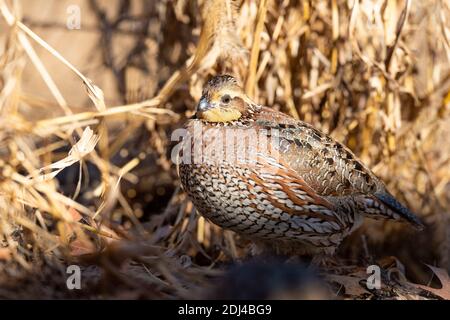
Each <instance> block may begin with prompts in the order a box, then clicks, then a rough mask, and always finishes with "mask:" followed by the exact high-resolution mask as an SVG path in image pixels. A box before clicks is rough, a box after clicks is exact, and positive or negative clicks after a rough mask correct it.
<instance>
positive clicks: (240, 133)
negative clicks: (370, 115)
mask: <svg viewBox="0 0 450 320" xmlns="http://www.w3.org/2000/svg"><path fill="white" fill-rule="evenodd" d="M211 110H212V112H214V117H211V116H210V115H209V114H208V112H210V111H211ZM236 110H237V111H238V112H236ZM221 114H224V115H225V116H224V119H225V118H226V121H223V122H222V121H220V115H221ZM230 114H231V115H232V116H231V117H235V118H236V119H234V118H232V120H230V116H229V115H230ZM235 114H236V116H235ZM205 119H214V122H211V121H207V120H205ZM196 127H198V129H196ZM185 128H186V129H187V131H188V132H189V137H188V138H186V137H185V139H184V142H183V147H182V149H181V150H182V152H181V154H180V158H183V156H185V155H186V153H187V152H188V153H192V154H194V153H195V154H196V155H198V154H200V156H199V158H198V159H197V160H198V161H191V162H193V163H188V162H186V161H185V162H183V161H181V162H180V164H179V175H180V178H181V183H182V186H183V188H184V189H185V190H186V192H187V194H188V195H189V197H190V199H191V200H192V202H193V203H194V205H195V207H196V208H197V210H198V211H199V212H200V214H202V215H203V216H204V217H206V218H207V219H209V220H211V221H212V222H213V223H215V224H217V225H219V226H221V227H223V228H227V229H231V230H233V231H235V232H237V233H239V234H241V235H244V236H248V237H250V238H251V239H254V240H259V241H260V242H262V243H265V244H266V245H268V246H269V247H271V248H273V249H275V250H277V251H282V252H284V253H286V251H287V252H288V253H289V252H294V251H295V252H308V253H309V252H316V251H319V252H325V253H333V252H334V250H335V249H336V248H337V246H338V245H339V244H340V242H341V241H342V240H343V239H344V238H345V237H346V236H347V235H348V234H349V233H350V232H351V231H352V230H354V229H355V228H356V227H358V226H359V225H360V223H361V221H362V219H363V217H364V216H368V217H373V218H389V219H395V220H405V221H408V222H409V223H411V224H413V225H415V226H416V227H421V226H422V225H421V222H420V221H419V220H418V219H417V218H416V217H415V216H414V215H413V214H412V213H411V212H409V211H408V209H406V208H405V207H403V206H402V205H401V204H400V203H399V202H397V201H396V200H395V199H394V198H393V197H392V195H390V194H389V192H388V191H387V190H386V188H385V186H384V184H383V183H382V182H381V181H380V180H379V179H378V178H377V177H376V176H375V175H374V174H373V173H372V172H371V171H370V170H369V169H368V168H367V167H365V166H364V165H363V164H362V163H361V162H360V161H359V160H358V159H357V158H356V157H355V155H354V154H353V153H352V152H351V151H350V150H349V149H348V148H346V147H345V146H343V145H342V144H340V143H339V142H336V141H335V140H333V139H332V138H331V137H329V136H327V135H326V134H324V133H322V132H320V131H319V130H317V129H315V128H313V127H312V126H311V125H309V124H306V123H304V122H302V121H298V120H295V119H293V118H291V117H289V116H287V115H285V114H283V113H280V112H277V111H275V110H272V109H270V108H267V107H262V106H258V105H256V104H255V103H253V102H252V101H251V100H250V99H249V98H248V97H247V96H246V95H245V94H244V93H243V91H242V89H241V88H240V87H239V85H238V84H237V82H236V80H234V78H232V77H230V76H219V77H215V78H213V79H212V80H210V81H209V82H208V84H207V85H206V87H205V89H204V91H203V96H202V100H201V103H200V104H199V108H198V110H197V112H196V117H194V118H193V119H190V120H189V121H188V122H187V123H186V125H185ZM230 137H232V138H230ZM254 141H258V143H256V144H255V143H252V142H254ZM260 141H264V143H259V142H260ZM267 146H269V147H267ZM245 147H248V149H250V150H247V149H246V150H245V151H246V152H242V150H243V149H245ZM199 151H200V153H199ZM242 154H245V155H246V156H247V158H248V155H250V158H251V159H247V158H245V157H244V158H245V159H243V160H242V161H240V160H239V157H240V156H242Z"/></svg>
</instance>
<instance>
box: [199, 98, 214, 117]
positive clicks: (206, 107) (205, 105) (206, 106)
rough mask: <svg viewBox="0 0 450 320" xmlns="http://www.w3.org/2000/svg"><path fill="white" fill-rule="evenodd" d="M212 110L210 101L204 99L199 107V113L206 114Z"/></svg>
mask: <svg viewBox="0 0 450 320" xmlns="http://www.w3.org/2000/svg"><path fill="white" fill-rule="evenodd" d="M211 108H212V106H211V104H210V103H209V101H208V99H207V98H206V97H202V98H201V99H200V101H199V103H198V105H197V113H202V112H205V111H207V110H209V109H211Z"/></svg>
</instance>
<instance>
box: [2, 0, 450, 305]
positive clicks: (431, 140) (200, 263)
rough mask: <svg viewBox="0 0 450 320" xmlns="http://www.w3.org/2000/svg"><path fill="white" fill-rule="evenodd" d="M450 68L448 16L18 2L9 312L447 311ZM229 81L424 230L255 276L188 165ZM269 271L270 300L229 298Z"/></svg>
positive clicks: (7, 32) (8, 93) (407, 10)
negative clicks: (208, 212) (429, 306)
mask: <svg viewBox="0 0 450 320" xmlns="http://www.w3.org/2000/svg"><path fill="white" fill-rule="evenodd" d="M449 62H450V3H449V2H448V1H445V0H441V1H432V0H429V1H428V0H426V1H407V0H373V1H369V0H348V1H343V0H330V1H308V0H260V1H256V0H209V1H206V0H204V1H202V0H198V1H196V0H161V1H156V0H155V1H153V0H148V1H139V0H128V1H127V0H113V1H106V0H79V1H75V0H70V1H66V0H58V1H56V0H41V1H36V0H0V297H1V298H87V297H88V298H127V299H138V298H188V297H189V298H199V299H201V298H211V297H217V294H216V293H217V292H222V293H223V294H224V295H225V293H226V294H227V295H228V296H227V297H226V298H232V297H234V296H235V297H236V298H238V297H258V298H264V297H266V298H267V297H277V298H286V297H291V298H309V297H313V298H354V299H361V298H362V299H370V298H388V299H399V298H408V299H421V298H430V297H431V298H446V296H445V295H444V294H443V293H442V292H441V291H439V289H438V288H439V287H440V286H442V285H443V284H444V280H443V279H444V278H445V277H443V276H442V275H443V274H446V272H448V271H449V270H450V260H449V254H450V233H449V232H450V224H449V221H448V219H449V217H450V209H449V208H450V206H449V203H450V144H449V137H450V63H449ZM218 73H230V74H233V75H235V76H236V77H237V78H239V79H240V81H241V82H242V84H243V85H244V86H245V89H246V91H247V93H248V94H249V95H250V96H251V97H252V98H253V99H254V100H255V101H257V102H258V103H261V104H264V105H267V106H272V107H273V108H275V109H278V110H281V111H282V112H285V113H287V114H290V115H291V116H293V117H296V118H298V119H301V120H304V121H306V122H309V123H311V124H313V125H314V126H315V127H317V128H319V129H321V130H323V131H324V132H326V133H329V134H331V136H333V137H334V138H335V139H337V140H339V141H341V142H343V143H345V144H346V145H347V146H349V147H350V148H351V149H352V150H353V151H354V152H355V153H356V154H357V155H358V156H359V157H360V158H361V159H362V160H363V161H364V162H365V163H366V164H367V165H368V166H369V167H370V168H372V169H373V171H374V172H375V173H376V174H377V175H378V176H379V177H380V178H382V180H384V181H385V182H386V184H387V186H388V188H389V190H390V191H391V192H392V193H393V194H394V195H395V196H396V197H397V198H398V199H399V200H400V201H401V202H403V203H404V204H406V205H407V206H408V207H409V208H411V209H412V211H414V212H416V213H417V215H419V216H420V217H422V219H423V221H424V222H425V223H426V224H427V228H426V230H425V231H423V232H420V233H418V232H416V231H414V230H410V229H409V228H408V227H405V226H403V225H399V224H395V223H392V222H378V221H367V223H365V224H364V226H363V227H362V228H361V229H360V230H358V232H356V233H355V234H353V235H352V236H351V237H350V238H349V239H347V240H346V241H345V243H344V245H343V246H342V247H341V249H340V250H339V253H338V256H337V257H336V259H337V262H336V265H335V266H330V267H329V270H322V271H320V272H319V271H318V272H317V273H318V274H320V276H318V277H316V275H310V274H309V273H308V272H309V271H306V269H305V268H304V266H303V265H302V264H299V265H298V266H297V267H292V265H291V264H289V265H285V264H283V263H281V265H284V266H285V267H280V262H279V261H278V260H275V261H271V260H270V259H269V260H268V261H264V262H263V261H260V260H257V261H253V262H252V261H250V262H247V260H248V259H249V258H248V257H249V251H250V244H249V243H248V242H246V241H245V240H243V239H240V238H239V237H238V236H236V235H235V234H233V233H231V232H223V231H222V230H221V229H220V228H218V227H216V226H214V225H212V224H210V223H209V222H208V221H205V220H204V219H203V218H200V217H199V216H198V215H197V214H196V213H195V209H194V208H193V206H192V204H191V203H190V202H189V201H188V199H187V198H186V196H185V194H184V193H183V191H182V190H181V189H180V185H179V181H178V176H177V173H176V167H175V165H174V164H173V163H172V161H171V158H170V157H171V150H172V148H173V146H174V144H175V142H173V141H171V134H172V132H173V130H175V129H176V128H179V127H180V126H182V124H183V122H184V121H185V120H186V118H187V117H189V116H191V115H192V114H193V110H194V108H195V105H196V103H197V101H198V99H199V97H200V95H201V89H202V86H203V84H204V83H205V81H207V80H208V79H209V78H210V77H211V76H212V75H215V74H218ZM88 126H89V127H90V128H91V129H92V130H93V131H92V132H91V133H89V132H88V131H84V130H85V129H86V128H87V127H88ZM83 131H84V132H85V138H86V139H84V140H83V139H81V140H82V141H81V143H80V142H79V141H80V138H81V136H82V134H83ZM97 135H98V138H96V136H97ZM94 146H95V149H94ZM74 150H75V151H74ZM80 150H81V151H80ZM84 151H85V152H84ZM41 169H42V170H41ZM52 173H53V174H52ZM69 264H78V265H80V266H81V268H82V270H83V273H82V274H83V277H82V281H83V285H82V290H74V291H70V290H67V288H66V277H67V274H66V272H65V271H66V269H65V268H66V267H67V265H69ZM371 264H377V265H379V266H380V267H381V268H382V270H383V273H382V274H383V283H385V286H384V287H383V288H384V289H383V290H384V291H383V290H375V291H370V290H367V289H366V287H365V286H364V285H362V284H361V281H364V280H366V278H367V273H366V272H365V270H366V269H365V268H366V266H367V265H371ZM427 264H428V265H430V266H434V267H433V268H434V269H432V270H431V269H430V268H429V267H427ZM240 268H242V269H240ZM284 268H285V269H284ZM293 269H295V271H293ZM229 270H230V271H229ZM252 270H254V273H253V271H252ZM271 270H272V271H273V270H277V272H278V273H280V276H279V277H277V276H274V278H273V279H275V280H273V279H272V278H270V279H269V280H268V282H267V283H266V284H265V285H264V286H263V287H264V288H263V289H264V290H265V292H264V293H261V292H256V291H254V290H250V289H249V292H248V294H247V295H246V294H245V292H240V291H239V288H238V287H236V285H235V284H233V283H232V281H228V282H227V281H225V283H229V284H230V287H229V288H225V289H224V288H222V287H221V286H222V285H223V284H221V283H222V282H220V281H219V280H217V279H230V277H231V278H233V279H240V277H243V278H246V276H245V275H246V274H255V279H256V278H258V277H260V279H267V277H266V276H265V275H266V274H273V272H272V271H271ZM278 273H277V274H278ZM227 277H228V278H227ZM271 279H272V280H271ZM286 279H287V280H286ZM289 279H295V280H293V281H291V280H289ZM305 279H306V280H305ZM311 279H312V280H311ZM216 280H217V281H216ZM296 281H298V282H296ZM447 281H448V276H447ZM292 282H293V283H295V284H297V283H298V286H295V285H294V286H289V285H287V284H288V283H292ZM43 283H46V286H45V287H43V286H42V284H43ZM238 283H239V282H238ZM254 283H255V285H257V284H258V281H257V280H255V282H254ZM311 283H313V284H311ZM417 284H423V285H426V286H427V287H426V288H427V289H424V288H423V287H421V286H420V285H417ZM215 286H218V287H215ZM246 287H251V284H247V285H246ZM306 287H307V288H310V290H311V294H304V292H305V291H304V290H305V289H302V288H306ZM280 288H281V289H280ZM324 288H325V289H326V290H325V289H324ZM433 288H434V289H433ZM272 289H273V290H274V291H273V292H271V291H270V290H272ZM280 290H281V292H282V293H280ZM283 290H285V291H286V292H284V291H283ZM296 290H297V291H296ZM436 290H437V291H436ZM275 291H276V292H275ZM193 292H195V294H194V293H193ZM299 292H302V294H301V295H300V294H299ZM221 297H222V298H223V296H221ZM447 298H448V296H447Z"/></svg>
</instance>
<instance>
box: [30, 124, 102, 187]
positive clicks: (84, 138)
mask: <svg viewBox="0 0 450 320" xmlns="http://www.w3.org/2000/svg"><path fill="white" fill-rule="evenodd" d="M99 139H100V138H99V136H98V135H96V134H94V131H92V129H91V128H90V127H86V129H84V131H83V134H82V135H81V138H80V140H79V141H78V142H77V143H76V144H75V145H74V146H73V147H72V149H70V151H69V154H68V155H67V157H65V158H64V159H62V160H59V161H57V162H55V163H52V164H51V165H48V166H46V167H43V168H41V169H39V171H38V175H37V177H36V178H35V180H36V181H48V180H51V179H53V178H54V177H56V176H57V175H58V173H60V172H61V171H62V170H63V169H65V168H67V167H70V166H71V165H73V164H74V163H76V162H79V161H81V160H82V159H83V158H84V157H85V156H86V155H88V154H89V153H91V152H92V151H93V150H94V148H95V146H96V145H97V142H98V141H99ZM49 169H50V170H53V171H52V172H50V173H42V172H44V171H46V170H49ZM31 176H33V175H31ZM29 178H30V176H29Z"/></svg>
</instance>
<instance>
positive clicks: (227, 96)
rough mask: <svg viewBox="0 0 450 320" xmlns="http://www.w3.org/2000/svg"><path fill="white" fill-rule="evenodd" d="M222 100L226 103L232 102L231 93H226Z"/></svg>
mask: <svg viewBox="0 0 450 320" xmlns="http://www.w3.org/2000/svg"><path fill="white" fill-rule="evenodd" d="M221 101H222V103H224V104H228V103H230V101H231V97H230V95H229V94H226V95H224V96H223V97H222V99H221Z"/></svg>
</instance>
